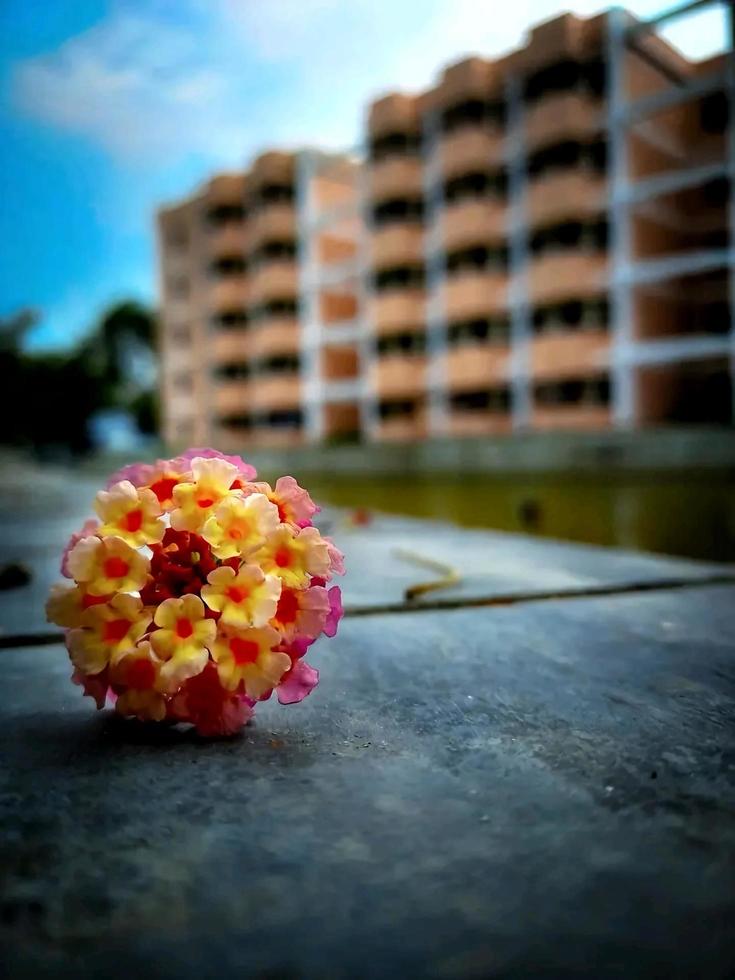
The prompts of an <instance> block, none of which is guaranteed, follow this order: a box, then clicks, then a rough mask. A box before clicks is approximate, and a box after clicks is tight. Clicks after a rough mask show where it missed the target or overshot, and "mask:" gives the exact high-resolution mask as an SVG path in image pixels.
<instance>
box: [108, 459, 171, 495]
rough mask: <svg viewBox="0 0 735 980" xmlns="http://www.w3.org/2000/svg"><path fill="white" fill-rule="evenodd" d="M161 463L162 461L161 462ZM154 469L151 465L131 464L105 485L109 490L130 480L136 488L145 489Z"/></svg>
mask: <svg viewBox="0 0 735 980" xmlns="http://www.w3.org/2000/svg"><path fill="white" fill-rule="evenodd" d="M159 462H160V461H159ZM153 470H154V467H153V466H152V465H151V464H150V463H130V464H129V465H128V466H123V467H122V469H120V470H117V472H116V473H113V474H112V476H111V477H110V478H109V480H108V481H107V483H106V484H105V488H106V489H107V490H109V489H110V487H114V486H115V484H116V483H120V482H121V481H122V480H128V481H129V482H130V483H132V484H133V486H134V487H143V486H145V485H146V483H148V482H149V480H150V477H151V473H153Z"/></svg>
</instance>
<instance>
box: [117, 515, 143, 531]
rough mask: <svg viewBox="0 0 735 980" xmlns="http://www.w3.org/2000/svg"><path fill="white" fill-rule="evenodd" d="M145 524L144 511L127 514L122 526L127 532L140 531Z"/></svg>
mask: <svg viewBox="0 0 735 980" xmlns="http://www.w3.org/2000/svg"><path fill="white" fill-rule="evenodd" d="M142 524H143V511H142V510H131V511H130V513H129V514H126V515H125V517H123V519H122V526H123V529H124V530H125V531H131V532H133V533H135V531H140V528H141V525H142Z"/></svg>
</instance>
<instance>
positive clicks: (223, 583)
mask: <svg viewBox="0 0 735 980" xmlns="http://www.w3.org/2000/svg"><path fill="white" fill-rule="evenodd" d="M207 581H208V582H209V584H208V585H205V586H203V587H202V599H204V601H205V602H206V604H207V605H208V606H209V608H210V609H213V610H214V611H215V612H218V613H221V622H222V623H224V624H225V625H226V626H233V627H235V628H236V629H245V628H247V627H249V626H265V625H266V624H267V623H268V620H269V619H271V618H272V617H273V615H274V614H275V612H276V607H277V605H278V597H279V596H280V594H281V580H280V579H279V578H278V577H277V576H275V575H264V574H263V572H262V571H261V570H260V568H259V567H258V566H257V565H243V566H242V567H241V568H240V569H239V570H238V571H237V572H236V571H235V569H234V568H230V567H229V566H227V565H222V566H221V567H220V568H217V569H215V570H214V571H213V572H210V574H209V577H208V579H207Z"/></svg>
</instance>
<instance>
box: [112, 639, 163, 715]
mask: <svg viewBox="0 0 735 980" xmlns="http://www.w3.org/2000/svg"><path fill="white" fill-rule="evenodd" d="M163 667H164V664H163V662H162V661H161V660H159V659H158V657H157V656H156V654H155V653H154V651H153V649H152V647H151V644H150V643H149V642H148V641H147V640H146V641H145V642H143V643H140V644H138V646H137V647H134V648H133V649H132V650H129V651H128V652H127V653H126V654H125V656H124V657H122V659H121V660H119V661H118V663H117V664H116V665H115V666H114V667H113V668H112V671H111V673H110V679H111V681H112V685H113V688H114V687H118V688H119V689H120V692H121V693H120V694H119V695H118V697H117V700H116V701H115V710H116V711H117V712H118V713H119V714H121V715H126V716H128V717H131V716H132V717H135V718H139V719H140V721H163V719H164V718H165V717H166V711H167V702H166V698H165V697H164V693H163V692H164V690H165V684H164V683H163V682H162V678H161V671H162V670H163Z"/></svg>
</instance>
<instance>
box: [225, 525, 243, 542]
mask: <svg viewBox="0 0 735 980" xmlns="http://www.w3.org/2000/svg"><path fill="white" fill-rule="evenodd" d="M227 534H228V535H229V537H231V538H233V539H234V540H235V541H239V540H240V538H242V537H244V535H243V532H242V528H241V527H231V528H230V530H229V531H228V532H227Z"/></svg>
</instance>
